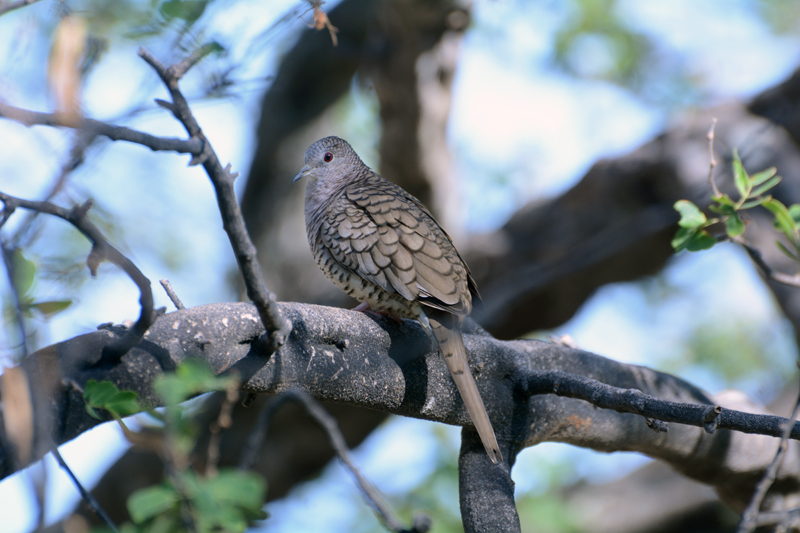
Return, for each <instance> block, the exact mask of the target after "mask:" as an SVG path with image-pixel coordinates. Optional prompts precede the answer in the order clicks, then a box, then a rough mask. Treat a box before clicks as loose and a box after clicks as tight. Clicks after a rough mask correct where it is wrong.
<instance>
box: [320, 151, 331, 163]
mask: <svg viewBox="0 0 800 533" xmlns="http://www.w3.org/2000/svg"><path fill="white" fill-rule="evenodd" d="M322 159H323V160H324V161H325V162H326V163H330V162H331V161H333V154H332V153H330V152H325V155H324V156H323V157H322Z"/></svg>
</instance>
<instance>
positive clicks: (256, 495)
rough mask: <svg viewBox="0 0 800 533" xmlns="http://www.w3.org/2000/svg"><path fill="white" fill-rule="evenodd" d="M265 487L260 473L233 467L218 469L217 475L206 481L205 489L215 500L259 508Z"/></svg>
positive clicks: (262, 500)
mask: <svg viewBox="0 0 800 533" xmlns="http://www.w3.org/2000/svg"><path fill="white" fill-rule="evenodd" d="M266 488H267V486H266V483H265V482H264V478H263V477H261V476H260V475H258V474H255V473H253V472H245V471H242V470H238V469H233V468H231V469H224V470H220V472H219V474H218V475H217V477H215V478H211V479H209V480H208V482H207V490H208V491H209V493H210V494H211V495H212V496H213V497H214V499H215V500H216V501H219V502H230V503H235V504H236V505H238V506H240V507H249V508H251V509H260V508H261V506H262V505H263V504H264V493H265V491H266Z"/></svg>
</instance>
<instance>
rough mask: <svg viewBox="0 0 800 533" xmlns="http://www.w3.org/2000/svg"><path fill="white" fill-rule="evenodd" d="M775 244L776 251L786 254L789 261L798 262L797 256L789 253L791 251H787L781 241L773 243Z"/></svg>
mask: <svg viewBox="0 0 800 533" xmlns="http://www.w3.org/2000/svg"><path fill="white" fill-rule="evenodd" d="M775 244H777V245H778V249H779V250H780V251H781V252H783V253H784V254H786V255H787V256H789V258H790V259H792V260H794V261H798V258H797V255H795V254H794V253H793V252H791V251H790V250H789V249H788V248H787V247H786V245H784V244H783V243H782V242H781V241H775Z"/></svg>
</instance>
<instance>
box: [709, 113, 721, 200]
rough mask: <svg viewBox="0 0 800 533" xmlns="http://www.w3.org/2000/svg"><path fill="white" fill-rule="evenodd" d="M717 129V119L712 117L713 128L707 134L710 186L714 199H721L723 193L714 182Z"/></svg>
mask: <svg viewBox="0 0 800 533" xmlns="http://www.w3.org/2000/svg"><path fill="white" fill-rule="evenodd" d="M716 127H717V117H712V119H711V127H710V128H709V130H708V133H707V134H706V138H707V139H708V184H709V185H710V186H711V191H712V192H713V194H714V197H715V198H719V197H721V196H722V193H721V192H719V188H718V187H717V182H716V180H714V167H716V166H717V160H716V158H714V130H715V128H716Z"/></svg>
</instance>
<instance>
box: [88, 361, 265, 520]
mask: <svg viewBox="0 0 800 533" xmlns="http://www.w3.org/2000/svg"><path fill="white" fill-rule="evenodd" d="M238 386H239V380H238V379H237V378H236V377H235V376H226V377H220V376H216V375H214V373H213V372H212V370H211V369H210V368H209V367H208V366H207V365H206V364H205V363H203V362H202V361H197V360H188V361H185V362H184V363H182V364H181V365H179V366H178V368H177V369H176V371H175V372H173V373H170V374H165V375H164V376H162V377H161V378H160V379H159V380H158V381H156V382H155V384H154V388H155V391H156V393H157V394H158V396H159V397H160V398H161V399H162V400H163V402H164V406H165V407H164V409H163V410H161V411H156V410H150V411H148V414H149V415H150V416H152V417H154V418H156V419H157V420H158V421H160V422H161V423H162V424H163V429H162V434H163V438H161V439H158V442H159V443H160V444H161V445H162V447H163V449H162V450H161V454H162V456H163V457H164V458H165V460H167V462H168V468H167V472H168V474H169V475H168V476H167V478H166V479H165V481H164V482H162V483H160V484H159V485H155V486H152V487H147V488H144V489H140V490H138V491H136V492H135V493H133V494H132V495H131V497H130V498H129V499H128V502H127V505H128V511H129V512H130V515H131V518H132V520H133V523H128V524H125V525H124V526H123V527H122V528H121V529H120V531H122V532H124V533H144V532H147V533H161V532H164V533H167V532H182V531H191V532H202V533H205V532H215V531H226V532H243V531H245V530H247V528H248V527H249V526H250V525H251V524H252V523H253V522H254V521H256V520H263V519H264V518H266V516H267V515H266V513H265V512H264V511H263V510H262V509H261V507H262V506H263V504H264V499H265V495H266V482H265V480H264V478H263V477H262V476H260V475H258V474H256V473H253V472H247V471H243V470H238V469H233V468H231V469H223V470H221V471H219V473H216V469H215V468H214V469H211V468H209V469H208V470H207V472H206V474H204V475H200V474H198V473H197V472H195V471H194V470H193V469H192V468H191V467H190V466H189V460H188V456H189V454H190V453H191V452H192V450H193V449H194V447H195V445H196V443H197V440H198V436H199V429H200V428H199V427H198V426H197V424H195V423H194V422H193V421H192V420H191V418H190V417H188V416H184V415H185V412H186V409H187V408H186V405H185V403H184V402H186V400H189V399H191V398H193V397H195V396H197V395H198V394H202V393H205V392H210V391H219V390H230V389H237V388H238ZM84 400H85V402H86V410H87V411H88V412H89V414H90V415H92V416H94V417H97V418H101V416H100V414H99V412H98V411H99V410H105V411H107V412H108V413H109V414H110V415H111V417H113V418H114V419H115V420H117V421H118V422H119V423H120V424H122V425H123V429H124V430H125V433H126V435H127V436H128V437H129V439H131V440H133V441H136V436H135V434H132V433H131V432H130V430H128V429H127V428H126V427H125V426H124V423H123V422H122V420H121V418H122V417H124V416H127V415H130V414H133V413H137V412H140V411H142V410H143V408H142V405H141V403H140V402H139V399H138V397H137V394H136V393H134V392H131V391H120V390H119V389H118V388H117V387H116V386H115V385H114V384H113V383H111V382H110V381H102V382H97V381H94V380H90V381H88V382H87V383H86V386H85V387H84ZM212 471H213V472H214V473H213V474H209V472H212Z"/></svg>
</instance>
